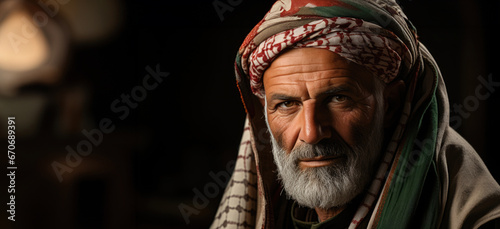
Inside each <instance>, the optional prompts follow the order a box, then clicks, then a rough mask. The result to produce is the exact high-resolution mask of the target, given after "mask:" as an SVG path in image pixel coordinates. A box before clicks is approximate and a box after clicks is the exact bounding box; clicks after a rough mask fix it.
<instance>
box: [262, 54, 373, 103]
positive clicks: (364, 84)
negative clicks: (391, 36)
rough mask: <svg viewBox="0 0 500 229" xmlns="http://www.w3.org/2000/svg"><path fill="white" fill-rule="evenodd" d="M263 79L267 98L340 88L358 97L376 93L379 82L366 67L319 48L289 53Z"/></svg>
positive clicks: (283, 55)
mask: <svg viewBox="0 0 500 229" xmlns="http://www.w3.org/2000/svg"><path fill="white" fill-rule="evenodd" d="M263 75H264V76H263V84H264V85H263V86H264V89H265V90H264V93H265V94H266V96H268V93H267V92H268V90H273V91H275V90H277V89H279V90H280V91H293V90H301V89H302V88H303V87H313V88H315V89H322V90H331V89H332V88H339V87H340V88H343V89H350V91H356V92H357V93H363V92H364V91H366V92H374V90H375V89H374V87H373V85H374V80H376V77H375V76H374V75H373V74H372V73H371V72H370V71H368V70H366V68H364V67H363V66H361V65H358V64H356V63H353V62H351V61H348V60H346V59H345V58H343V57H341V56H340V55H338V54H336V53H334V52H331V51H329V50H326V49H317V48H298V49H291V50H288V51H285V52H284V53H283V54H281V55H280V56H278V57H277V58H276V59H275V60H274V61H273V62H271V64H270V66H269V67H268V69H267V70H266V71H265V72H264V74H263Z"/></svg>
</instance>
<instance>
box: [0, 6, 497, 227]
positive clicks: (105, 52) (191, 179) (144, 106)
mask: <svg viewBox="0 0 500 229" xmlns="http://www.w3.org/2000/svg"><path fill="white" fill-rule="evenodd" d="M73 1H77V0H73ZM213 2H221V3H225V4H226V5H227V6H229V7H230V9H231V11H224V12H223V14H222V16H223V18H220V17H219V15H218V13H217V11H216V10H215V9H214V6H213ZM234 2H236V3H234ZM233 3H234V4H233V6H232V5H230V4H229V3H228V2H226V1H225V0H217V1H183V2H180V1H178V2H167V1H153V0H147V1H140V2H139V1H135V2H129V1H127V2H125V1H123V2H120V4H121V6H122V7H123V11H122V12H123V14H122V16H123V17H122V18H121V19H120V20H121V24H120V25H119V26H118V28H117V30H116V32H115V33H114V34H113V35H110V36H108V37H106V38H103V39H102V40H100V41H98V42H94V43H84V44H82V43H78V42H76V39H74V38H70V40H71V48H70V50H69V52H68V59H69V60H70V61H69V62H68V64H67V65H66V69H65V70H64V77H63V78H62V80H61V81H60V82H58V83H56V84H51V85H27V86H25V87H23V88H21V90H20V92H19V95H18V96H20V95H23V93H24V94H26V93H38V94H40V95H43V96H45V97H46V98H47V100H48V101H49V102H48V104H47V105H45V107H44V109H43V112H42V115H41V117H39V121H38V122H39V123H40V125H39V126H38V127H36V128H35V127H33V131H32V133H30V134H22V133H19V134H18V136H17V143H16V146H17V158H16V163H17V164H18V167H19V168H18V170H17V175H16V185H18V186H17V187H18V188H17V190H16V210H17V211H16V213H17V214H16V222H15V223H12V222H10V221H7V220H6V218H7V215H6V213H5V211H2V212H3V213H2V214H0V216H1V219H0V227H1V228H207V227H208V225H209V224H210V222H211V220H212V218H213V217H214V215H215V212H216V210H217V206H218V204H219V201H220V198H221V195H222V192H223V189H224V187H220V186H218V187H219V189H218V190H213V193H211V194H210V195H211V196H212V197H211V198H209V197H207V198H206V200H207V201H205V202H203V203H204V204H206V206H203V207H202V208H200V209H198V210H197V211H196V214H193V215H191V216H189V219H190V222H189V223H186V221H185V220H184V219H183V216H182V214H181V212H180V211H179V206H189V207H192V208H193V209H196V208H195V203H193V201H197V200H199V199H198V198H197V197H196V196H197V195H198V194H197V190H199V191H200V192H201V193H203V192H204V188H205V186H206V185H207V184H210V183H214V182H215V181H214V179H213V178H212V177H211V176H210V175H209V174H210V172H213V173H221V172H222V173H223V172H225V171H226V166H227V165H228V164H229V163H230V162H231V160H234V159H235V158H236V155H237V151H238V148H239V147H238V146H239V140H240V137H241V133H242V130H243V122H244V118H245V113H244V109H243V106H242V105H241V102H240V97H239V93H238V90H237V88H236V84H235V79H234V69H233V61H234V58H235V55H236V52H237V50H238V48H239V45H240V44H241V43H242V41H243V39H244V38H245V36H246V34H247V33H248V32H249V31H250V30H251V28H252V27H253V26H254V25H255V24H256V23H257V22H258V21H259V20H260V19H261V18H262V17H263V16H264V14H265V13H266V12H267V11H268V9H269V8H270V6H271V5H272V3H273V1H269V0H268V1H264V0H251V1H250V0H241V1H239V2H238V1H233ZM67 4H68V5H69V4H72V2H69V3H67ZM400 4H401V5H402V6H403V8H404V11H405V12H406V14H407V16H408V17H409V19H410V20H411V21H412V23H413V24H414V25H415V27H416V28H417V30H418V33H419V36H420V40H421V42H423V43H424V44H425V45H426V46H427V48H428V49H429V50H430V52H431V53H432V54H433V56H434V58H435V59H436V61H437V63H438V65H439V66H440V68H441V72H442V74H443V77H444V79H445V82H446V86H447V89H448V94H449V99H450V105H453V104H464V100H465V99H466V98H467V97H468V96H474V93H475V88H476V87H477V86H478V85H479V84H480V82H479V80H478V77H479V76H483V77H484V78H485V79H487V76H488V75H489V74H492V76H493V79H494V80H498V81H500V77H498V75H499V72H498V69H497V68H496V67H497V66H496V65H497V64H498V59H499V58H498V57H497V53H498V51H499V50H498V44H497V43H495V42H496V39H495V36H496V31H495V29H496V28H499V27H500V24H499V23H500V20H499V16H498V15H499V14H498V13H499V12H497V11H498V9H499V8H500V3H498V2H497V3H490V2H488V3H486V2H468V1H459V2H451V1H446V2H439V3H438V2H436V1H401V2H400ZM62 7H64V6H62ZM221 19H222V20H221ZM61 20H62V21H64V18H63V17H62V18H61ZM157 65H159V68H160V69H161V71H162V72H168V73H169V75H168V77H166V78H164V79H163V81H162V82H161V83H160V84H159V85H158V87H156V88H155V89H153V90H150V91H147V94H146V95H145V99H144V100H143V101H140V102H137V108H130V109H129V110H130V113H129V115H128V116H127V117H125V118H124V119H123V120H121V119H120V118H119V116H120V115H121V114H122V113H121V112H118V113H116V112H113V110H112V109H111V107H110V106H111V104H112V103H113V102H114V101H115V100H117V99H119V100H121V96H122V94H124V95H126V94H130V93H131V92H132V91H133V90H134V88H136V87H140V86H141V85H142V84H143V79H144V76H145V75H146V74H147V71H146V70H145V68H146V66H150V67H151V68H153V69H155V68H156V66H157ZM82 85H83V86H82ZM75 88H77V89H78V88H83V89H84V93H82V96H83V98H84V99H83V100H78V101H73V102H72V101H71V100H70V102H69V104H72V105H75V106H77V107H79V109H80V110H81V111H82V112H79V113H78V112H76V113H78V114H80V115H81V117H80V116H78V115H76V116H78V117H74V116H75V115H74V114H73V115H72V116H71V115H69V116H70V117H73V118H72V120H73V123H76V124H74V125H73V126H70V127H68V124H64V122H62V117H65V116H64V115H63V114H62V113H64V112H63V111H64V110H65V108H64V106H68V104H66V103H61V102H60V101H61V100H64V98H66V99H67V98H72V97H68V93H70V92H72V91H77V90H75ZM499 98H500V92H494V93H492V94H491V96H490V97H489V98H488V99H487V100H484V101H480V104H479V107H478V109H476V110H474V111H471V112H470V116H469V117H467V118H462V121H463V123H462V125H460V126H459V127H458V128H457V130H458V132H459V133H461V134H462V136H464V137H465V138H466V139H467V140H468V141H469V142H470V143H471V145H473V146H474V148H475V149H476V150H477V151H478V153H479V154H480V156H481V157H482V158H483V159H484V161H485V163H486V165H487V166H488V168H489V169H490V171H491V173H492V174H493V175H494V177H495V178H496V179H497V181H498V180H499V179H500V169H499V168H498V166H497V165H496V164H497V163H496V160H495V159H496V155H495V154H496V153H497V150H496V145H495V143H497V142H496V140H497V136H498V135H497V134H496V132H497V130H498V129H499V127H500V121H499V119H498V118H497V117H498V115H500V111H499V110H498V109H497V107H498V105H499V104H500V103H499ZM4 99H7V100H8V99H10V97H4ZM7 113H9V112H7ZM10 115H14V116H17V117H20V116H21V114H16V113H15V112H10ZM451 115H452V116H453V115H457V114H456V113H453V112H452V114H451ZM104 118H108V119H110V120H111V121H112V123H113V125H114V126H115V130H114V131H112V132H111V133H109V134H104V135H103V139H102V143H101V144H100V145H99V146H94V147H93V149H92V151H91V154H90V155H89V156H86V157H83V158H82V159H81V163H80V164H79V165H78V166H75V167H74V168H73V171H72V172H71V173H65V174H64V175H63V178H64V179H63V181H62V182H59V181H58V179H57V177H56V175H55V173H54V170H53V168H52V163H53V162H54V161H57V162H60V163H64V162H65V160H66V157H67V155H68V151H67V150H66V147H67V146H70V147H72V148H74V149H75V148H76V147H77V145H78V144H79V143H80V142H81V141H84V140H85V139H86V138H85V136H84V135H83V134H82V133H81V131H82V130H92V129H95V128H97V127H99V122H100V121H101V120H102V119H104ZM2 122H3V121H2ZM17 122H19V123H22V122H23V120H22V119H20V118H17ZM3 125H5V124H3ZM18 125H21V124H18ZM65 125H66V126H65ZM2 127H4V129H5V130H6V127H5V126H2ZM4 137H5V136H4ZM0 163H1V164H2V166H4V165H5V167H6V166H7V162H6V158H5V157H2V159H1V160H0ZM2 179H4V180H3V182H2V183H3V184H6V185H5V186H4V187H5V188H2V191H0V193H1V194H0V196H1V197H2V203H3V202H7V201H8V195H7V191H6V189H7V184H8V180H6V179H5V178H2ZM180 204H184V205H180ZM5 206H6V205H4V208H5ZM2 209H3V208H2Z"/></svg>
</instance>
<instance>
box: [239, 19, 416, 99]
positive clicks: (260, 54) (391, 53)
mask: <svg viewBox="0 0 500 229" xmlns="http://www.w3.org/2000/svg"><path fill="white" fill-rule="evenodd" d="M254 47H255V46H246V47H245V49H248V50H244V51H243V53H245V54H248V53H250V55H245V54H244V55H243V56H242V60H241V66H242V69H243V71H244V72H245V74H246V75H248V76H249V78H250V86H251V89H252V92H253V93H254V94H255V95H257V96H258V97H260V98H263V97H264V95H265V93H264V90H263V87H262V75H263V73H264V71H265V70H266V69H267V67H268V66H269V65H270V64H271V62H272V61H273V60H274V59H275V58H276V57H277V56H279V54H280V53H281V52H283V51H285V50H286V49H289V48H306V47H313V48H323V49H328V50H330V51H332V52H334V53H337V54H339V55H340V56H342V57H344V58H345V59H347V60H350V61H352V62H354V63H356V64H358V65H361V66H364V67H365V68H367V69H368V70H369V71H370V72H371V73H372V74H373V75H374V76H376V77H378V78H380V79H381V80H382V81H384V82H385V83H389V82H391V81H392V80H394V79H395V78H396V77H397V75H398V73H399V68H400V65H401V62H402V61H404V62H406V63H405V64H406V65H409V63H410V62H411V61H412V60H411V58H412V56H411V55H410V53H409V52H408V48H407V47H406V46H405V44H404V43H403V42H402V41H401V40H400V39H399V38H398V37H397V36H396V35H394V34H393V33H392V32H390V31H389V30H385V29H383V28H382V27H380V26H379V25H377V24H373V23H370V22H366V21H363V20H361V19H358V18H350V17H334V18H325V19H320V20H316V21H312V22H310V23H307V24H305V25H303V26H299V27H297V28H293V29H289V30H285V31H283V32H280V33H278V34H275V35H272V36H270V37H269V38H267V39H266V40H265V41H263V42H261V43H260V44H259V45H258V46H257V47H255V49H252V48H254Z"/></svg>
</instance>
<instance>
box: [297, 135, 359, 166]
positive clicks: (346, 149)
mask: <svg viewBox="0 0 500 229" xmlns="http://www.w3.org/2000/svg"><path fill="white" fill-rule="evenodd" d="M355 152H356V151H355V150H353V149H352V148H351V147H350V146H349V145H348V144H346V143H344V142H343V141H342V140H339V141H334V140H333V139H323V140H321V141H320V142H318V143H316V144H307V143H305V144H302V145H300V146H297V148H295V149H293V150H292V151H291V153H290V155H288V156H289V157H293V158H292V159H293V160H294V161H296V160H299V159H303V158H313V157H319V156H334V157H337V156H349V155H351V156H353V155H352V154H354V153H355Z"/></svg>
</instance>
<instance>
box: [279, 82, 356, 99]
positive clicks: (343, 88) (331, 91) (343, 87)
mask: <svg viewBox="0 0 500 229" xmlns="http://www.w3.org/2000/svg"><path fill="white" fill-rule="evenodd" d="M345 91H352V89H351V87H349V86H347V85H339V86H334V87H331V88H329V89H328V90H326V91H323V92H321V93H319V94H318V95H319V96H320V97H325V96H331V95H336V94H338V93H341V92H345ZM270 100H271V101H272V100H300V97H298V96H292V95H287V94H282V93H275V94H272V95H271V99H270Z"/></svg>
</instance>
